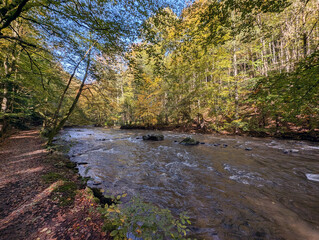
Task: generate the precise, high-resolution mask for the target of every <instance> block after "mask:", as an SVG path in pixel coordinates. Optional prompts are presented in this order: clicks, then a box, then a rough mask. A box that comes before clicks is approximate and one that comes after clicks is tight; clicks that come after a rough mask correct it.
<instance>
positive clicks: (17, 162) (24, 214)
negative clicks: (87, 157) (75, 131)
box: [0, 130, 108, 240]
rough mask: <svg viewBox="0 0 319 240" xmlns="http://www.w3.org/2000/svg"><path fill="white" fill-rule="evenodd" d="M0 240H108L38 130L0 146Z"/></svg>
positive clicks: (70, 171) (64, 162) (77, 183)
mask: <svg viewBox="0 0 319 240" xmlns="http://www.w3.org/2000/svg"><path fill="white" fill-rule="evenodd" d="M0 159H1V161H0V239H1V240H2V239H3V240H8V239H108V237H107V236H106V234H105V233H103V232H102V231H101V227H102V224H103V222H102V220H101V218H100V217H99V214H98V213H97V212H96V210H95V207H96V206H97V204H96V203H94V201H93V198H92V196H91V195H90V194H89V193H88V192H87V191H86V190H85V189H83V188H84V187H85V184H83V182H82V181H81V180H80V178H79V177H78V175H77V173H76V172H75V171H74V168H72V165H70V162H69V160H68V159H67V158H65V157H63V155H61V154H55V153H52V151H47V150H46V149H45V148H44V140H43V139H41V138H40V136H39V131H38V130H29V131H20V132H17V133H15V134H13V135H12V136H11V137H9V138H7V139H5V140H4V141H3V142H2V143H1V145H0Z"/></svg>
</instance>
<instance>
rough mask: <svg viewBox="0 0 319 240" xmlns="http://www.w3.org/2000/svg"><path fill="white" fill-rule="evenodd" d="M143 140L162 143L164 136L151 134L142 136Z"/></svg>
mask: <svg viewBox="0 0 319 240" xmlns="http://www.w3.org/2000/svg"><path fill="white" fill-rule="evenodd" d="M143 140H149V141H163V140H164V136H163V135H161V134H151V135H145V136H143Z"/></svg>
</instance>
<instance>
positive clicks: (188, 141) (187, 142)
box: [179, 137, 199, 145]
mask: <svg viewBox="0 0 319 240" xmlns="http://www.w3.org/2000/svg"><path fill="white" fill-rule="evenodd" d="M179 144H182V145H198V144H199V141H196V140H195V139H193V138H190V137H187V138H185V139H183V141H181V142H180V143H179Z"/></svg>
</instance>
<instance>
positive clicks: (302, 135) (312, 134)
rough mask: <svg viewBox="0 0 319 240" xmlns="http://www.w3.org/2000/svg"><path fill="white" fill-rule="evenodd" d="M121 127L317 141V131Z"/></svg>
mask: <svg viewBox="0 0 319 240" xmlns="http://www.w3.org/2000/svg"><path fill="white" fill-rule="evenodd" d="M120 128H121V129H127V130H134V129H139V130H160V131H175V132H184V133H202V134H218V135H227V136H235V135H238V136H245V137H259V138H265V137H272V138H277V139H290V140H307V141H312V142H319V131H299V132H298V131H289V132H279V131H278V132H271V131H239V132H238V133H237V134H234V133H231V132H227V131H220V132H218V131H214V130H213V129H210V128H206V127H205V128H200V127H198V126H196V125H191V126H185V125H152V126H143V125H123V126H121V127H120Z"/></svg>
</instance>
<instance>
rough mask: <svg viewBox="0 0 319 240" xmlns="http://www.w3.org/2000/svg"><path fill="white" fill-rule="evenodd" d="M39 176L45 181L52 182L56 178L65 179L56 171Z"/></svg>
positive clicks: (56, 179)
mask: <svg viewBox="0 0 319 240" xmlns="http://www.w3.org/2000/svg"><path fill="white" fill-rule="evenodd" d="M41 177H42V180H43V181H44V182H45V183H54V182H56V181H58V180H65V177H63V176H62V175H61V174H59V173H56V172H50V173H47V174H45V175H43V176H41Z"/></svg>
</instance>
